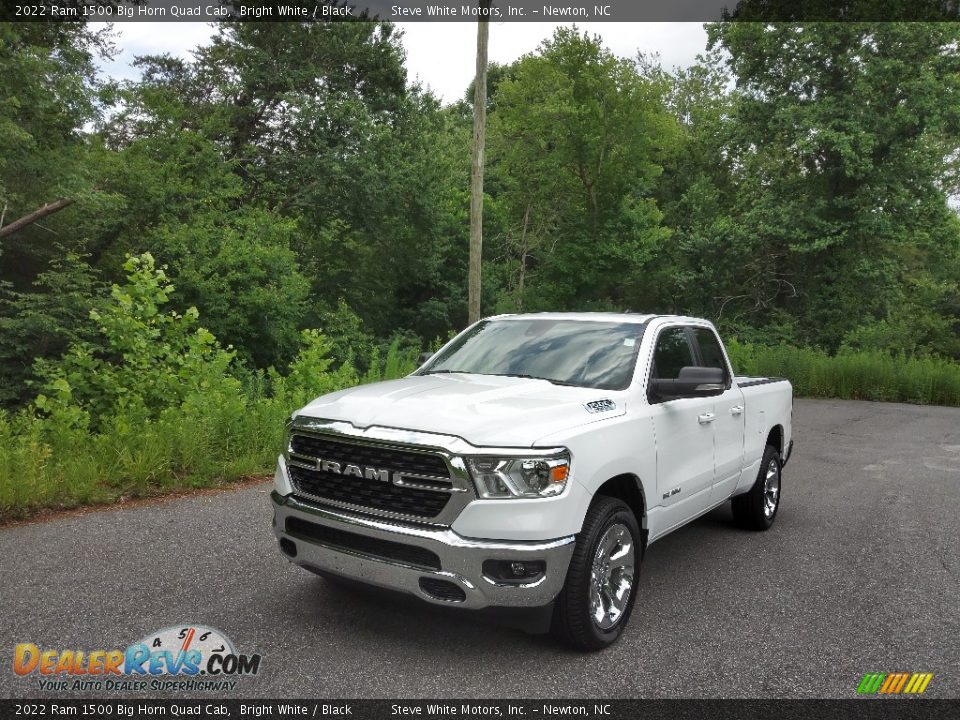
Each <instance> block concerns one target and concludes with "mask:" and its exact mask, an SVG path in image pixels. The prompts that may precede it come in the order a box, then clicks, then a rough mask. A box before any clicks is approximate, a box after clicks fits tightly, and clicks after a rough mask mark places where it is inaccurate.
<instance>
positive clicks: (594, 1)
mask: <svg viewBox="0 0 960 720" xmlns="http://www.w3.org/2000/svg"><path fill="white" fill-rule="evenodd" d="M0 7H2V9H0V19H3V20H8V21H14V22H36V21H44V22H70V21H78V20H97V21H110V22H171V21H174V22H177V21H179V22H211V21H217V20H234V21H236V20H239V21H245V22H309V21H320V22H323V21H337V20H351V19H354V20H390V21H394V22H451V21H452V22H456V21H461V22H475V21H476V20H477V19H479V18H481V17H486V18H488V19H489V20H490V21H491V22H556V23H568V22H667V21H670V22H713V21H719V20H734V21H738V20H739V21H762V22H800V21H803V22H812V21H830V22H835V21H842V22H851V21H853V22H856V21H866V22H881V21H898V20H899V21H956V20H960V2H957V1H953V0H950V1H943V0H847V1H845V2H843V1H841V2H836V1H834V0H793V1H791V0H740V1H739V2H737V1H736V0H590V2H581V0H573V2H569V1H568V0H560V1H556V0H555V1H549V0H493V2H488V1H486V0H456V1H454V0H446V1H444V0H356V1H355V2H350V1H348V0H34V1H33V2H31V1H30V0H4V2H2V3H0Z"/></svg>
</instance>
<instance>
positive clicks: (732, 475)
mask: <svg viewBox="0 0 960 720" xmlns="http://www.w3.org/2000/svg"><path fill="white" fill-rule="evenodd" d="M691 335H692V339H693V341H694V343H695V346H696V348H695V349H696V352H697V362H698V364H699V365H701V366H703V367H715V368H721V369H722V370H723V372H724V382H725V384H726V390H724V391H723V394H721V395H718V396H716V397H713V398H710V399H711V400H712V401H713V412H714V413H715V415H716V417H715V419H714V421H713V431H714V448H713V453H714V460H715V473H716V474H715V477H714V485H713V493H712V500H713V503H717V502H719V501H722V500H725V499H726V498H727V497H729V496H730V493H732V492H733V490H734V488H736V486H737V483H738V482H739V480H740V473H741V472H742V470H743V432H744V418H745V417H746V414H745V412H744V410H745V407H744V401H743V392H742V391H741V390H740V388H739V387H737V385H736V383H734V382H733V374H732V373H731V372H730V367H729V365H728V364H727V360H726V358H725V357H724V354H723V349H722V347H721V345H720V338H718V337H717V334H716V332H714V331H713V330H712V329H711V328H709V327H694V328H692V329H691Z"/></svg>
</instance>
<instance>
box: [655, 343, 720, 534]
mask: <svg viewBox="0 0 960 720" xmlns="http://www.w3.org/2000/svg"><path fill="white" fill-rule="evenodd" d="M695 358H696V355H695V353H694V349H693V345H692V343H691V334H690V333H689V332H688V331H687V328H686V327H684V326H672V327H667V328H664V329H662V330H661V331H660V333H659V334H658V336H657V340H656V343H655V345H654V351H653V363H652V366H651V371H650V372H651V378H662V379H676V378H677V377H678V375H679V374H680V368H683V367H689V366H693V365H697V362H696V359H695ZM648 385H649V383H648ZM648 397H649V396H648ZM650 403H651V414H652V420H653V432H654V442H655V444H656V448H657V494H658V498H657V500H658V501H659V503H660V505H661V507H662V508H663V512H664V514H663V518H664V525H663V527H664V530H667V529H670V528H673V527H676V526H677V525H679V524H681V523H683V522H684V521H686V520H688V519H689V518H691V517H693V516H695V515H698V514H700V513H702V512H703V511H705V510H706V509H707V508H708V507H709V506H710V501H711V496H712V492H711V491H712V487H713V478H714V462H715V461H714V437H713V436H714V431H713V422H714V420H715V419H716V416H715V413H714V406H715V404H716V398H714V397H701V398H676V399H673V400H657V399H656V398H653V397H650Z"/></svg>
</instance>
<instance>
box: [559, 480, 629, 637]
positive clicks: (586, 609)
mask: <svg viewBox="0 0 960 720" xmlns="http://www.w3.org/2000/svg"><path fill="white" fill-rule="evenodd" d="M623 529H626V531H627V532H628V533H629V538H630V541H632V551H633V573H632V580H631V584H630V588H629V590H628V593H629V596H628V597H627V598H626V606H625V608H623V610H622V611H621V612H620V614H619V616H618V618H617V619H616V620H615V621H614V624H613V625H612V627H608V628H603V627H601V626H600V625H599V624H598V623H597V622H596V621H595V620H594V618H593V616H592V615H591V612H590V610H591V591H592V590H593V585H594V583H593V582H592V577H593V564H594V558H595V557H596V555H597V551H598V546H599V544H600V541H601V539H603V538H604V536H605V535H606V533H607V531H608V530H609V531H611V533H613V534H614V536H615V534H616V533H621V537H622V538H623V539H626V537H627V536H626V535H624V534H623ZM642 560H643V542H642V538H641V534H640V527H639V525H638V524H637V518H636V517H635V516H634V514H633V511H632V510H631V509H630V508H629V507H628V506H627V505H626V503H624V502H623V501H621V500H617V499H616V498H611V497H606V496H604V495H598V496H597V497H596V498H595V499H594V501H593V504H591V505H590V509H589V510H587V516H586V518H585V519H584V521H583V530H581V532H580V534H579V535H578V536H577V544H576V547H575V548H574V551H573V557H572V558H571V560H570V569H569V570H568V571H567V580H566V583H565V584H564V586H563V590H561V591H560V594H559V595H558V596H557V600H556V603H555V605H554V613H553V622H552V625H551V632H552V633H553V634H554V635H555V636H556V637H558V638H560V639H561V640H562V641H564V642H566V643H567V644H569V645H572V646H573V647H575V648H577V649H578V650H602V649H603V648H605V647H607V646H608V645H610V644H612V643H614V642H616V640H617V638H619V637H620V634H621V633H622V632H623V628H624V627H626V625H627V622H628V621H629V620H630V613H631V612H632V611H633V604H634V602H635V600H636V597H637V580H638V578H639V576H640V564H641V561H642Z"/></svg>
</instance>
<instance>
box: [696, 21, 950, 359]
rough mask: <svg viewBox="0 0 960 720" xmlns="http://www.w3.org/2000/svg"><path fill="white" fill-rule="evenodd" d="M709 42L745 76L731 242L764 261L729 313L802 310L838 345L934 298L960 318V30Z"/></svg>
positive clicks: (751, 318)
mask: <svg viewBox="0 0 960 720" xmlns="http://www.w3.org/2000/svg"><path fill="white" fill-rule="evenodd" d="M709 35H710V42H711V45H713V46H716V47H722V48H724V49H725V50H726V51H727V52H728V53H729V64H730V69H731V71H732V72H733V74H734V76H735V77H736V80H737V99H736V101H737V105H736V110H735V125H734V128H733V129H734V132H735V136H734V138H733V144H732V149H731V152H733V153H734V154H735V162H736V176H737V182H738V187H739V190H738V194H737V200H736V205H735V207H734V208H733V212H732V213H731V215H732V217H733V218H735V222H736V226H737V227H736V229H735V231H734V232H733V234H732V239H733V242H731V247H732V248H734V252H735V253H736V254H738V255H739V256H740V257H742V258H744V259H747V258H749V261H748V262H746V263H745V264H744V265H743V268H744V270H743V275H742V276H741V278H740V280H739V282H738V283H737V284H738V285H739V291H738V292H737V293H735V295H734V294H731V295H730V296H729V297H727V298H724V299H722V300H721V302H726V303H728V311H729V310H732V311H733V312H736V313H739V314H740V315H741V317H742V318H743V319H744V320H746V321H748V322H750V323H751V324H763V323H764V322H767V321H769V320H770V319H771V318H774V319H775V318H776V317H778V316H783V315H788V316H789V317H790V318H792V322H793V324H794V333H795V336H796V338H797V339H798V340H800V341H804V342H813V343H818V344H822V345H824V346H826V347H828V348H831V349H833V348H836V347H837V346H838V345H840V344H841V342H843V340H844V338H845V337H846V336H847V335H848V333H850V332H851V331H855V332H858V333H859V335H858V337H860V339H861V340H862V339H863V338H864V337H866V336H867V335H869V334H870V333H869V332H867V333H866V334H864V332H863V331H857V330H855V328H858V327H860V328H868V327H870V326H871V325H874V324H875V323H887V324H892V325H894V326H896V325H902V324H904V323H909V322H910V318H911V317H912V316H913V315H915V314H916V313H917V312H918V310H919V308H917V307H916V303H915V301H914V298H916V297H920V295H923V296H924V299H923V300H922V302H923V304H925V305H926V307H927V308H929V309H933V308H936V310H935V311H934V312H937V313H943V312H945V311H948V309H949V308H950V307H953V308H954V310H955V308H956V290H955V288H956V287H957V285H958V282H960V272H958V269H960V264H958V262H957V258H958V240H960V235H958V233H957V222H956V217H955V213H954V211H953V210H951V208H950V207H949V206H948V204H947V201H946V193H947V191H948V189H950V188H953V187H956V185H955V184H954V178H953V174H952V170H953V168H952V167H951V165H950V164H949V163H947V162H945V160H944V158H948V157H951V156H955V153H956V148H957V144H958V143H957V141H958V130H960V126H958V121H960V96H958V90H960V73H958V70H960V56H958V53H957V52H956V46H957V43H958V40H960V27H958V26H957V25H956V24H952V23H931V24H920V23H872V24H864V23H810V24H805V25H792V24H789V25H788V24H763V23H729V24H724V23H721V24H717V25H713V26H711V27H710V29H709ZM921 290H922V293H920V292H919V291H921ZM951 312H953V311H951ZM927 324H928V325H929V323H927ZM947 325H952V326H953V333H952V337H950V336H949V335H948V336H947V337H945V338H943V340H944V342H942V343H940V344H939V347H938V350H940V351H949V349H950V347H951V346H953V347H955V341H956V332H957V318H956V315H954V316H953V319H952V320H950V321H949V322H948V323H947Z"/></svg>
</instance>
